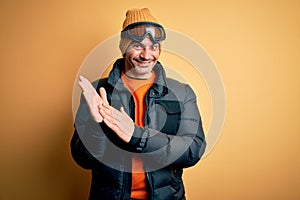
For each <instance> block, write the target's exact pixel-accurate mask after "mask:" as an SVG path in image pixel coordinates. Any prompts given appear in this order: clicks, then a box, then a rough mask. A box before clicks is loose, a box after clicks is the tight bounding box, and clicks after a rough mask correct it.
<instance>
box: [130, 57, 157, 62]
mask: <svg viewBox="0 0 300 200" xmlns="http://www.w3.org/2000/svg"><path fill="white" fill-rule="evenodd" d="M133 60H134V61H137V62H144V61H155V60H156V59H155V58H149V59H146V58H141V57H137V58H134V59H133Z"/></svg>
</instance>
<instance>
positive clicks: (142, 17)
mask: <svg viewBox="0 0 300 200" xmlns="http://www.w3.org/2000/svg"><path fill="white" fill-rule="evenodd" d="M136 22H154V23H157V24H158V22H157V20H156V19H155V18H154V17H153V16H152V15H151V13H150V11H149V9H148V8H142V9H135V8H134V9H131V10H128V11H127V12H126V18H125V20H124V22H123V28H122V30H124V29H125V28H126V27H127V26H128V25H130V24H133V23H136ZM131 42H132V40H131V39H129V38H121V40H120V44H119V48H120V50H121V52H122V55H124V54H125V52H126V49H127V48H128V46H129V45H130V43H131Z"/></svg>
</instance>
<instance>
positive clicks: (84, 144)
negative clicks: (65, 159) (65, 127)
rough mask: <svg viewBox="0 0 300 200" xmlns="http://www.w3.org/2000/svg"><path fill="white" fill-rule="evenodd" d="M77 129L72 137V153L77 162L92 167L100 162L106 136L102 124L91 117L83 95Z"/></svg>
mask: <svg viewBox="0 0 300 200" xmlns="http://www.w3.org/2000/svg"><path fill="white" fill-rule="evenodd" d="M74 127H75V131H74V134H73V137H72V139H71V154H72V157H73V159H74V160H75V162H76V163H77V164H78V165H79V166H81V167H83V168H85V169H92V168H93V167H95V166H96V165H98V164H99V161H98V160H100V159H101V157H102V156H103V154H104V151H105V147H106V136H105V135H104V133H103V131H102V129H101V127H100V124H99V123H97V122H95V121H94V120H92V119H91V118H90V114H89V110H88V107H87V104H86V101H85V99H84V97H83V96H81V100H80V105H79V108H78V111H77V113H76V117H75V124H74Z"/></svg>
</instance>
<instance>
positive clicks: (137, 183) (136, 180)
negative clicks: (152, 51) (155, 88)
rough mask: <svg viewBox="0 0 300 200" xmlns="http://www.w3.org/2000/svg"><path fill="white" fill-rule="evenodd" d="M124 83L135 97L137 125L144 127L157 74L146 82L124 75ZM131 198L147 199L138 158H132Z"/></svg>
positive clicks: (144, 180)
mask: <svg viewBox="0 0 300 200" xmlns="http://www.w3.org/2000/svg"><path fill="white" fill-rule="evenodd" d="M121 78H122V81H123V83H124V85H125V87H126V88H128V90H129V91H130V92H131V94H132V95H133V100H134V103H135V123H136V125H137V126H139V127H143V126H144V114H145V111H146V103H145V96H146V93H147V91H148V90H149V89H150V87H151V86H152V84H153V82H154V80H155V74H154V73H152V76H151V77H150V78H149V79H146V80H140V79H133V78H129V77H127V76H126V75H125V74H124V73H122V76H121ZM130 197H131V198H134V199H147V185H146V174H145V172H144V165H143V162H142V160H140V159H139V158H138V157H133V158H132V185H131V196H130Z"/></svg>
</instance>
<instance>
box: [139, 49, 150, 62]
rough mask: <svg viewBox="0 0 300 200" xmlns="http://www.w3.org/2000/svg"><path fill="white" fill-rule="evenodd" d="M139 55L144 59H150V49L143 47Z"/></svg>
mask: <svg viewBox="0 0 300 200" xmlns="http://www.w3.org/2000/svg"><path fill="white" fill-rule="evenodd" d="M140 57H141V58H143V59H144V60H150V59H151V50H150V49H149V48H147V47H145V48H143V50H142V52H141V54H140Z"/></svg>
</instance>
